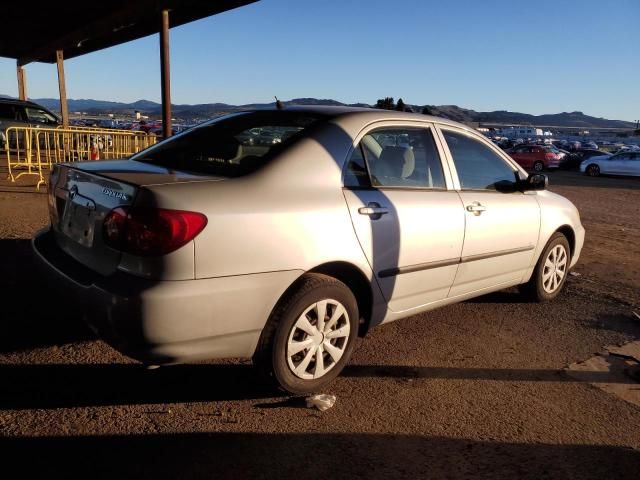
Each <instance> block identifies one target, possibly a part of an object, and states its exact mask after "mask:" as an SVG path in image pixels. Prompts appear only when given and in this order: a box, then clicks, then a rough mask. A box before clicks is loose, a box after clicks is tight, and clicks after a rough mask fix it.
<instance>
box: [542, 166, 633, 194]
mask: <svg viewBox="0 0 640 480" xmlns="http://www.w3.org/2000/svg"><path fill="white" fill-rule="evenodd" d="M545 173H546V174H547V175H548V177H549V188H550V190H552V191H553V187H554V186H556V185H557V186H561V187H595V188H617V189H627V190H640V178H639V177H630V176H623V175H616V176H613V175H610V176H609V175H601V176H599V177H589V176H587V175H585V174H584V173H580V172H579V171H567V170H556V171H553V172H545Z"/></svg>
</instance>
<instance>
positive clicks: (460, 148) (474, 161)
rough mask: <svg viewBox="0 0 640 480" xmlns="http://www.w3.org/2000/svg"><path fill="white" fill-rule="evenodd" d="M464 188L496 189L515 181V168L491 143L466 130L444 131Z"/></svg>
mask: <svg viewBox="0 0 640 480" xmlns="http://www.w3.org/2000/svg"><path fill="white" fill-rule="evenodd" d="M442 133H443V134H444V138H445V140H446V141H447V145H448V146H449V151H450V152H451V156H452V157H453V162H454V164H455V166H456V170H457V171H458V179H459V180H460V186H461V187H462V189H467V190H496V189H498V187H499V186H500V184H501V183H504V182H511V183H513V182H514V181H515V176H514V172H515V170H514V169H513V168H512V167H511V166H510V165H509V164H508V163H507V162H505V161H504V160H503V159H502V158H501V157H500V156H498V154H497V153H495V152H494V151H493V150H492V149H490V148H489V147H488V146H486V145H484V144H483V143H481V142H479V141H478V140H474V139H473V138H471V137H468V136H467V135H465V134H463V133H458V132H453V131H450V130H443V132H442Z"/></svg>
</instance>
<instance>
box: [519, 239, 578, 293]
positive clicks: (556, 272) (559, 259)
mask: <svg viewBox="0 0 640 480" xmlns="http://www.w3.org/2000/svg"><path fill="white" fill-rule="evenodd" d="M570 259H571V250H570V247H569V242H568V240H567V237H565V236H564V235H563V234H562V233H560V232H556V233H554V234H553V235H552V236H551V238H550V239H549V242H548V243H547V246H546V247H545V248H544V251H543V252H542V255H540V258H539V259H538V263H537V264H536V268H535V270H534V271H533V275H532V276H531V280H529V281H528V282H527V283H525V284H524V285H520V287H519V288H520V291H521V293H523V294H524V295H525V296H527V297H529V298H531V299H532V300H535V301H537V302H546V301H549V300H553V299H554V298H556V297H557V296H558V295H559V294H560V292H561V291H562V288H563V287H564V284H565V282H566V280H567V275H568V274H569V262H570Z"/></svg>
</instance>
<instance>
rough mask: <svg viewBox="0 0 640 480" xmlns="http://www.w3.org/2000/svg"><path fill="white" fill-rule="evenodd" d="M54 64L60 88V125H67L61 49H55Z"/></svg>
mask: <svg viewBox="0 0 640 480" xmlns="http://www.w3.org/2000/svg"><path fill="white" fill-rule="evenodd" d="M56 64H57V65H58V89H59V90H60V115H61V116H62V126H63V127H64V128H68V127H69V107H68V105H67V86H66V84H65V80H64V55H63V52H62V50H56Z"/></svg>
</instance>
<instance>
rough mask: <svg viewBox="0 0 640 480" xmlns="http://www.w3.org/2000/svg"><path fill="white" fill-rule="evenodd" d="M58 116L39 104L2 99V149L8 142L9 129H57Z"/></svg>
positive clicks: (0, 124)
mask: <svg viewBox="0 0 640 480" xmlns="http://www.w3.org/2000/svg"><path fill="white" fill-rule="evenodd" d="M58 125H60V119H59V118H58V116H57V115H55V114H54V113H52V112H50V111H49V110H47V109H46V108H44V107H42V106H40V105H38V104H37V103H33V102H29V101H23V100H14V99H7V98H2V99H0V147H4V145H5V142H6V140H7V139H6V130H7V128H9V127H57V126H58Z"/></svg>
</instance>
